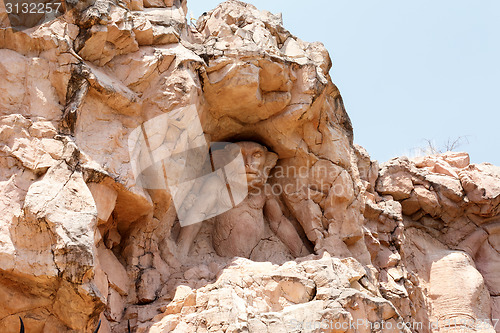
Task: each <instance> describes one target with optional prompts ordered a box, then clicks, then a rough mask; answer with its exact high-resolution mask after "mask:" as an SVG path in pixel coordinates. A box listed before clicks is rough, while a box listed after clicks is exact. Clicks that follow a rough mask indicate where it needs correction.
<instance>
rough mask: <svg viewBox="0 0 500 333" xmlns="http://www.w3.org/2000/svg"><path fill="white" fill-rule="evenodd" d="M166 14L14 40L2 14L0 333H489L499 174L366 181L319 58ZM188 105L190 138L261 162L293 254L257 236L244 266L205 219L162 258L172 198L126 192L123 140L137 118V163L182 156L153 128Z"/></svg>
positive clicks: (252, 26) (293, 41) (494, 304)
mask: <svg viewBox="0 0 500 333" xmlns="http://www.w3.org/2000/svg"><path fill="white" fill-rule="evenodd" d="M186 6H187V5H186V2H185V1H180V0H175V1H122V2H114V1H108V0H97V1H92V2H81V3H80V4H79V6H77V8H75V9H73V10H72V11H69V12H67V13H66V14H65V15H63V16H60V17H58V18H57V19H54V20H52V21H50V22H47V23H45V24H43V25H41V26H38V27H35V28H32V29H27V30H23V31H20V32H15V31H13V30H12V29H10V28H7V24H8V22H6V18H5V14H2V15H3V16H2V22H3V23H2V24H3V26H4V28H2V29H0V47H1V49H0V53H1V56H0V73H1V77H2V80H1V81H0V91H1V92H2V94H1V95H0V177H1V179H0V198H1V201H0V207H1V212H2V215H1V216H0V295H1V296H2V297H1V298H0V299H1V300H0V303H1V306H0V328H1V330H2V331H6V332H7V331H8V332H11V331H12V332H15V331H18V329H19V328H18V327H19V321H18V316H21V317H22V318H23V320H24V322H25V325H26V331H27V332H91V331H93V330H94V329H95V327H96V326H97V322H98V320H101V322H102V325H101V328H100V331H99V332H125V331H126V330H127V322H130V325H131V327H132V331H136V332H194V331H199V332H205V331H208V332H243V331H249V332H255V331H263V332H273V333H274V332H306V331H321V330H324V331H332V332H370V331H383V332H389V331H393V332H400V331H405V332H438V331H458V330H460V329H462V330H466V331H473V330H474V329H482V330H484V331H485V332H495V330H494V328H493V326H494V324H495V321H494V319H498V318H499V317H500V289H499V288H500V281H499V277H500V272H499V270H500V217H499V214H500V169H499V168H498V167H494V166H492V165H488V164H481V165H471V164H470V163H469V160H468V156H467V154H464V153H448V154H444V155H441V156H432V157H426V158H422V159H419V160H408V159H405V158H399V159H394V160H391V161H389V162H387V163H385V164H383V165H381V166H379V165H378V163H377V162H376V161H372V160H370V157H369V155H368V153H367V152H366V151H364V149H363V148H361V147H359V146H356V145H353V142H352V140H353V137H352V127H351V123H350V120H349V117H348V115H347V113H346V111H345V109H344V107H343V103H342V99H341V97H340V93H339V91H338V89H337V88H336V86H335V85H334V84H333V83H332V82H331V79H330V77H329V74H328V71H329V69H330V66H331V62H330V59H329V55H328V53H327V51H326V49H325V48H324V47H323V45H322V44H321V43H307V42H303V41H301V40H300V39H298V38H296V37H294V36H292V35H291V34H290V33H289V32H288V31H287V30H286V29H285V28H283V26H282V22H281V19H280V17H278V16H275V15H273V14H271V13H269V12H265V11H263V12H261V11H259V10H257V9H256V8H255V7H253V6H251V5H247V4H245V3H242V2H239V1H234V0H233V1H227V2H224V3H222V4H221V5H219V6H218V7H217V8H216V9H214V10H213V11H210V12H208V13H206V14H204V15H203V16H202V17H200V18H199V20H198V21H197V25H196V27H194V26H192V25H189V24H188V22H187V21H186V19H185V16H186V12H187V7H186ZM2 10H3V11H5V9H2ZM188 107H194V108H195V109H196V111H197V114H198V117H199V119H200V123H201V126H202V128H203V133H204V136H205V139H206V140H208V141H210V142H218V141H231V142H237V141H255V142H258V143H260V144H262V145H265V146H267V148H268V149H269V150H270V151H273V152H275V153H276V154H277V155H278V162H277V165H276V167H275V168H274V169H273V170H272V171H271V175H270V176H271V177H270V180H269V184H270V185H271V186H272V188H276V189H286V190H282V191H279V192H278V193H276V196H277V197H278V199H279V208H280V210H281V211H282V212H283V214H284V216H286V218H287V219H288V220H290V221H291V223H292V225H293V226H294V228H295V229H296V230H297V232H298V234H299V235H300V237H301V239H302V240H303V241H304V243H305V244H306V245H307V246H306V247H307V248H308V251H309V252H310V254H309V255H307V256H305V257H302V258H295V257H294V256H293V255H292V254H291V253H290V252H289V251H288V249H287V247H286V246H285V245H284V244H283V242H281V241H280V239H279V238H278V237H276V235H274V234H273V232H272V231H271V230H270V228H267V229H266V233H267V234H266V237H264V238H263V239H262V240H261V241H260V242H259V244H258V245H257V246H256V247H255V248H254V249H253V251H252V253H251V256H250V257H249V258H227V257H220V256H218V255H217V254H216V253H215V251H214V249H213V246H212V243H211V237H212V228H213V220H212V219H210V220H208V221H205V222H203V224H202V227H201V231H200V233H199V234H198V236H197V237H196V240H195V242H194V245H193V247H192V248H191V251H190V253H189V256H188V257H186V258H180V256H179V250H178V246H177V243H176V239H177V237H178V234H179V229H180V226H179V222H178V219H177V218H176V216H177V214H176V209H175V207H174V204H173V201H172V196H171V194H170V193H169V192H168V191H165V190H162V189H147V188H144V186H141V184H140V183H139V182H137V179H136V178H135V177H134V165H135V164H134V163H136V161H135V160H134V156H131V154H130V153H129V146H128V144H127V143H128V140H129V138H130V137H131V134H133V133H134V130H136V129H137V128H141V125H142V126H143V127H144V125H143V124H145V123H146V122H148V121H149V123H148V124H151V126H150V128H149V129H148V130H151V131H152V133H153V134H154V135H151V136H150V140H149V141H148V148H149V149H151V151H155V150H156V149H160V148H161V147H162V145H163V144H164V143H165V142H167V141H168V140H170V139H171V137H172V136H173V137H174V138H179V142H183V141H182V140H183V139H182V138H183V135H184V134H183V132H182V131H181V130H179V131H178V132H171V131H167V127H166V126H165V124H164V123H163V122H161V121H159V120H158V119H162V118H161V116H162V115H165V114H179V117H180V118H179V119H181V120H180V121H182V117H183V111H182V110H185V109H186V108H188ZM184 122H185V123H187V124H189V123H191V122H190V121H186V120H185V119H184ZM186 126H187V125H186ZM181 148H182V147H181ZM321 325H323V326H321ZM325 325H326V326H328V327H325ZM499 326H500V325H498V326H497V332H500V327H499Z"/></svg>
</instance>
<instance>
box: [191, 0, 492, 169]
mask: <svg viewBox="0 0 500 333" xmlns="http://www.w3.org/2000/svg"><path fill="white" fill-rule="evenodd" d="M219 2H220V1H213V0H188V8H189V10H190V11H192V13H193V15H194V17H198V16H199V15H201V14H202V13H203V12H204V11H208V10H210V9H213V8H215V7H216V6H217V4H218V3H219ZM247 2H249V3H252V4H253V5H255V6H256V7H257V8H259V9H261V10H263V9H265V10H268V11H270V12H273V13H279V12H281V13H282V14H283V21H284V26H285V28H286V29H288V30H289V31H290V32H292V33H293V34H294V35H296V36H297V37H299V38H301V39H302V40H304V41H309V42H313V41H320V42H323V44H325V46H326V48H327V49H328V51H329V52H330V56H331V58H332V61H333V67H332V69H331V71H330V75H331V76H332V80H333V82H334V83H335V84H336V85H337V86H338V87H339V89H340V92H341V94H342V97H343V99H344V104H345V106H346V109H347V112H348V114H349V116H350V117H351V120H352V123H353V127H354V141H355V143H358V144H360V145H362V146H364V147H365V148H366V149H367V150H368V152H369V153H370V155H371V157H372V159H376V160H379V161H380V162H384V161H386V160H388V159H390V158H392V157H395V156H400V155H407V156H408V155H413V154H414V153H415V151H416V149H418V147H425V146H426V141H425V140H426V139H427V140H431V141H433V142H434V144H435V145H436V146H437V147H438V148H440V147H442V146H444V145H445V143H446V142H447V141H448V140H449V139H450V140H454V139H456V138H458V137H461V136H466V140H463V141H462V142H463V144H462V145H461V146H460V147H459V148H458V149H457V150H460V151H467V152H469V154H470V156H471V160H472V162H474V163H481V162H490V163H492V164H496V165H499V166H500V149H499V146H500V129H499V127H500V112H499V111H500V102H499V101H498V97H500V1H498V0H480V1H477V0H476V1H473V0H439V1H436V0H413V1H401V0H380V1H373V0H312V1H307V2H304V1H293V0H267V1H266V0H250V1H247Z"/></svg>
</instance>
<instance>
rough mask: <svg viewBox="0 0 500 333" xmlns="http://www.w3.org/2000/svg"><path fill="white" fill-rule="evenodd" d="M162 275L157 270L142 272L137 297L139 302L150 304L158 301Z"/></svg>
mask: <svg viewBox="0 0 500 333" xmlns="http://www.w3.org/2000/svg"><path fill="white" fill-rule="evenodd" d="M160 283H161V280H160V273H158V271H157V270H155V269H147V270H145V271H144V272H142V274H141V277H140V279H139V282H138V285H137V297H138V298H139V302H140V303H142V304H144V303H150V302H152V301H154V300H155V299H156V293H157V291H158V289H160Z"/></svg>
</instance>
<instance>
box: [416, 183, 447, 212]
mask: <svg viewBox="0 0 500 333" xmlns="http://www.w3.org/2000/svg"><path fill="white" fill-rule="evenodd" d="M414 191H415V195H416V197H417V200H418V203H419V205H420V207H422V209H423V210H424V211H425V212H426V213H428V214H430V215H431V216H437V215H438V214H439V213H440V210H441V208H440V204H439V200H438V197H437V195H436V193H435V192H431V191H429V190H427V189H426V188H425V187H423V186H421V185H417V186H415V189H414Z"/></svg>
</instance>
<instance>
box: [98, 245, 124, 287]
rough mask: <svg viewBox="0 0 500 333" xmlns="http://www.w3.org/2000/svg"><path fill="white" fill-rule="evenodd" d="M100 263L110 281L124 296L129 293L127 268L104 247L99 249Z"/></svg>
mask: <svg viewBox="0 0 500 333" xmlns="http://www.w3.org/2000/svg"><path fill="white" fill-rule="evenodd" d="M97 254H98V256H99V263H100V265H101V267H102V269H103V271H104V272H105V273H106V275H107V276H108V281H109V283H110V285H111V286H113V288H115V289H116V290H117V291H118V292H120V293H121V294H122V295H126V294H127V293H128V292H129V286H130V281H129V278H128V275H127V271H126V270H125V267H123V265H122V264H121V263H120V261H118V259H117V258H116V256H115V255H114V254H113V252H111V251H110V250H108V249H106V248H105V247H104V246H100V247H98V248H97Z"/></svg>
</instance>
